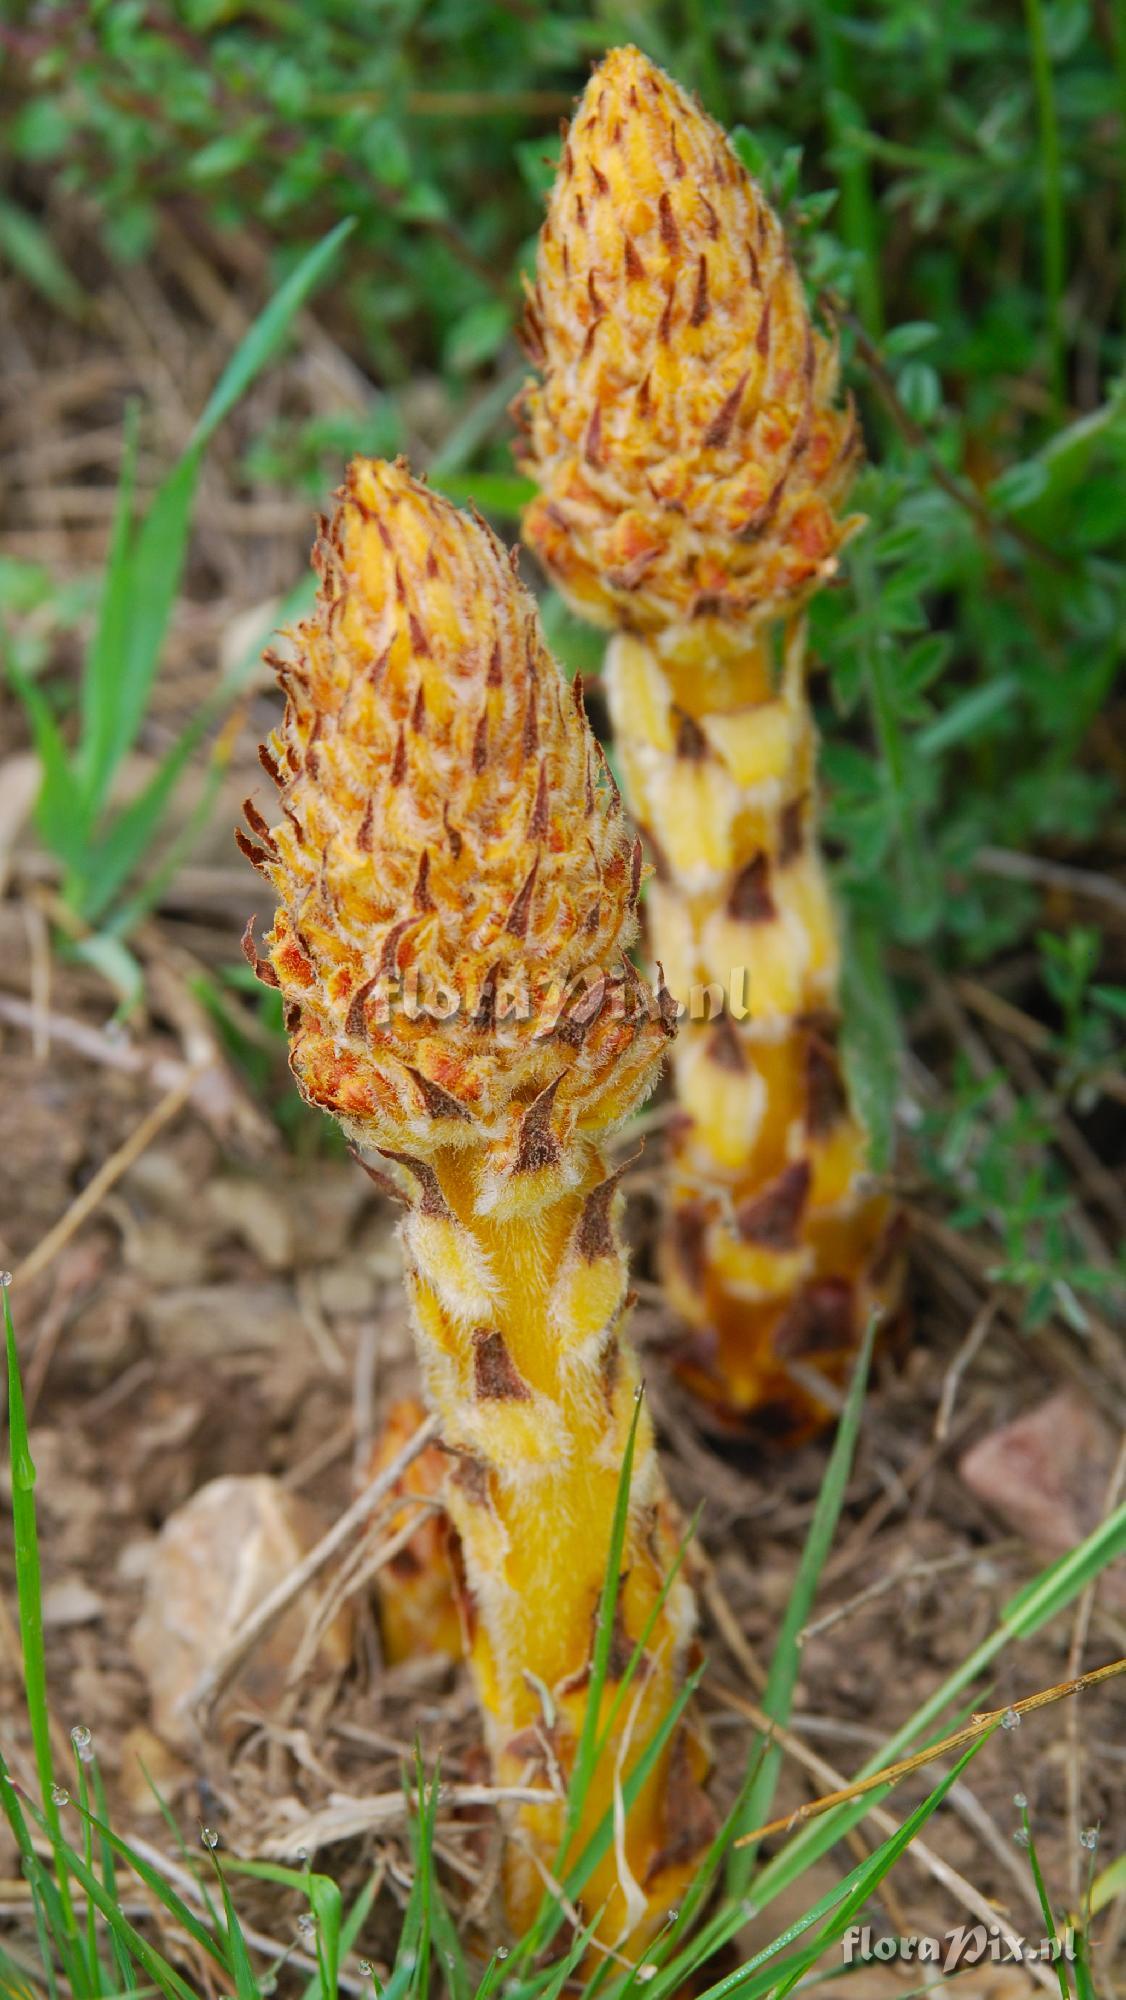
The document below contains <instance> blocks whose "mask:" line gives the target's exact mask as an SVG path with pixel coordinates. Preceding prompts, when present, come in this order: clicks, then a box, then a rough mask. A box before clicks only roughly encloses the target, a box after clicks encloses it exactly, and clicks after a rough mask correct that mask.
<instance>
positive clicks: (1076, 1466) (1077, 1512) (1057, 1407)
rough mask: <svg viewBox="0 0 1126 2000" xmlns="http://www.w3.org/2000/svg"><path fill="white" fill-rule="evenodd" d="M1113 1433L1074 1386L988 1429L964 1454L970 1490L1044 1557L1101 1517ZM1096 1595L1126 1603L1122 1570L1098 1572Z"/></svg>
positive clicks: (1062, 1549)
mask: <svg viewBox="0 0 1126 2000" xmlns="http://www.w3.org/2000/svg"><path fill="white" fill-rule="evenodd" d="M1117 1449H1118V1440H1117V1438H1116V1437H1115V1436H1114V1434H1113V1432H1112V1430H1111V1428H1110V1426H1109V1425H1108V1424H1107V1423H1106V1422H1105V1420H1104V1418H1103V1417H1102V1415H1101V1414H1100V1412H1099V1411H1098V1410H1097V1409H1096V1408H1095V1406H1094V1404H1093V1403H1092V1402H1090V1401H1089V1400H1088V1398H1087V1397H1086V1396H1084V1395H1082V1394H1081V1393H1080V1392H1079V1390H1077V1389H1062V1390H1060V1391H1059V1393H1058V1394H1057V1395H1054V1396H1049V1397H1048V1399H1047V1401H1046V1402H1043V1403H1040V1404H1038V1405H1037V1407H1036V1408H1035V1409H1033V1410H1029V1411H1028V1412H1027V1413H1026V1415H1024V1416H1023V1417H1017V1418H1016V1419H1015V1420H1014V1422H1012V1423H1010V1424H1003V1425H1002V1426H1001V1428H1000V1430H996V1431H991V1432H990V1434H989V1436H988V1437H984V1438H982V1439H981V1441H980V1443H978V1444H975V1445H974V1446H973V1447H972V1448H971V1449H970V1450H969V1451H968V1452H966V1453H965V1455H964V1457H963V1458H962V1459H961V1461H960V1463H959V1466H958V1472H959V1475H960V1477H961V1478H962V1479H963V1480H964V1481H965V1484H966V1485H967V1486H968V1487H969V1488H970V1491H971V1492H972V1493H974V1494H976V1496H977V1498H978V1499H979V1500H982V1501H984V1502H985V1504H986V1506H987V1507H990V1508H992V1510H993V1512H994V1513H995V1514H997V1515H999V1517H1000V1519H1001V1520H1002V1521H1003V1522H1004V1523H1005V1525H1006V1526H1007V1527H1009V1528H1011V1529H1013V1530H1015V1532H1016V1533H1017V1534H1018V1535H1023V1536H1024V1537H1025V1539H1026V1540H1027V1541H1028V1542H1030V1543H1031V1544H1032V1547H1033V1548H1034V1549H1035V1551H1036V1553H1037V1554H1038V1555H1039V1556H1041V1557H1042V1558H1043V1559H1045V1560H1050V1559H1051V1558H1052V1557H1053V1556H1059V1555H1064V1554H1066V1552H1067V1551H1068V1550H1069V1549H1073V1548H1074V1547H1075V1545H1076V1543H1077V1542H1081V1541H1082V1540H1083V1538H1084V1536H1085V1535H1088V1534H1090V1533H1091V1530H1092V1529H1093V1528H1095V1527H1097V1526H1098V1524H1099V1522H1100V1521H1101V1520H1102V1516H1103V1508H1104V1505H1105V1500H1106V1492H1107V1487H1108V1485H1109V1482H1110V1478H1111V1474H1112V1472H1113V1470H1114V1461H1115V1456H1116V1453H1117ZM1099 1595H1100V1599H1101V1600H1102V1601H1103V1602H1105V1603H1107V1604H1110V1605H1112V1606H1113V1607H1114V1608H1117V1609H1126V1571H1124V1570H1123V1566H1122V1565H1121V1564H1119V1565H1117V1572H1116V1569H1115V1566H1114V1565H1112V1566H1111V1567H1110V1568H1109V1569H1107V1570H1105V1571H1104V1572H1103V1575H1102V1576H1101V1577H1100V1578H1099Z"/></svg>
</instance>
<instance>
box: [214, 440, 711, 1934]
mask: <svg viewBox="0 0 1126 2000" xmlns="http://www.w3.org/2000/svg"><path fill="white" fill-rule="evenodd" d="M316 562H317V566H318V568H319V572H320V578H321V584H320V592H319V597H318V603H317V609H316V612H315V614H314V616H313V617H312V618H311V619H309V620H308V621H307V622H306V623H305V624H303V625H301V626H300V627H299V628H298V630H297V631H296V633H295V634H294V635H293V647H292V657H290V658H288V659H280V658H279V660H278V662H277V664H278V668H279V673H280V676H281V679H282V683H283V685H284V687H285V689H286V695H287V701H286V711H285V719H284V722H283V724H282V726H281V728H280V729H279V730H277V731H276V732H275V733H274V735H273V736H272V737H271V739H270V741H269V743H268V744H267V745H266V746H265V749H264V752H263V761H264V763H265V765H266V768H267V770H268V772H269V773H270V775H271V776H272V777H273V778H274V780H275V782H276V783H277V785H278V789H279V806H280V812H278V813H276V814H274V815H270V816H269V823H267V820H266V818H265V817H264V816H263V815H261V814H260V813H258V812H257V810H256V809H254V810H252V811H251V813H250V815H249V819H250V824H251V826H252V828H253V830H254V837H253V839H250V838H247V837H245V836H244V837H243V839H242V845H243V847H244V851H245V852H247V853H248V855H249V857H250V859H251V860H252V861H253V862H254V864H255V866H256V867H258V868H259V869H260V870H261V872H262V873H263V874H264V875H265V876H266V878H267V879H268V880H269V881H270V882H271V883H272V884H273V886H274V888H275V890H276V892H277V895H278V901H279V908H278V911H277V915H276V917H275V920H274V926H273V930H272V932H271V934H270V936H269V937H268V938H267V939H266V940H265V941H264V953H265V956H264V957H263V958H261V959H259V957H258V953H257V951H256V949H255V947H254V944H253V940H252V939H251V938H248V940H247V949H248V955H249V956H250V957H251V958H252V959H253V960H254V961H255V962H256V963H257V965H258V967H259V970H260V973H261V975H262V976H263V977H264V978H265V979H266V980H267V982H269V983H271V984H276V985H278V986H280V987H281V990H282V993H283V996H284V999H285V1006H286V1020H287V1026H288V1031H289V1036H290V1048H291V1062H292V1067H293V1071H294V1074H295V1076H296V1078H297V1081H298V1083H299V1085H300V1088H301V1090H302V1092H303V1093H304V1095H305V1097H306V1098H307V1099H308V1100H309V1101H310V1102H311V1103H314V1104H318V1105H321V1106H323V1107H324V1108H325V1109H326V1110H328V1111H330V1112H331V1113H333V1114H334V1115H335V1116H336V1117H337V1118H339V1119H340V1121H341V1123H342V1124H343V1126H344V1129H345V1131H346V1132H347V1133H348V1134H349V1136H350V1137H351V1139H352V1141H353V1143H354V1145H355V1146H356V1148H357V1150H358V1152H359V1153H360V1155H361V1156H362V1158H363V1160H364V1161H365V1163H367V1164H368V1165H369V1169H370V1170H371V1171H373V1172H374V1173H375V1174H376V1175H377V1176H378V1177H380V1178H381V1179H382V1180H383V1181H384V1184H385V1185H386V1186H387V1187H388V1188H389V1190H391V1191H393V1192H394V1193H395V1194H396V1195H397V1196H398V1198H399V1199H400V1200H401V1201H402V1202H403V1204H404V1207H405V1215H404V1218H403V1222H402V1228H401V1235H402V1244H403V1252H404V1261H405V1266H406V1282H407V1286H408V1290H409V1294H410V1301H411V1308H412V1315H413V1321H414V1328H415V1333H416V1336H417V1344H418V1351H419V1357H420V1362H421V1367H422V1374H423V1381H424V1385H425V1388H426V1393H427V1396H428V1399H429V1401H430V1403H431V1405H432V1407H433V1408H434V1409H435V1410H436V1411H437V1412H438V1414H439V1416H440V1419H441V1442H442V1445H443V1446H444V1449H445V1452H446V1454H447V1458H448V1463H449V1467H450V1470H449V1474H448V1477H447V1478H446V1481H445V1487H444V1493H443V1499H444V1503H445V1506H446V1508H447V1510H448V1513H449V1517H450V1520H451V1521H452V1524H453V1527H454V1530H455V1531H456V1551H455V1552H456V1553H457V1554H458V1562H457V1564H456V1565H455V1567H456V1568H457V1569H458V1570H460V1582H459V1595H460V1600H461V1614H462V1620H463V1626H464V1630H465V1635H466V1641H467V1651H468V1656H469V1660H470V1664H471V1668H472V1672H473V1675H474V1677H475V1681H476V1685H477V1690H478V1694H479V1697H480V1702H481V1707H482V1710H483V1714H484V1719H485V1727H486V1732H487V1737H488V1743H489V1747H490V1751H491V1755H492V1761H493V1767H494V1771H495V1775H496V1778H497V1781H498V1783H500V1784H507V1785H524V1786H528V1785H531V1786H533V1787H537V1788H539V1789H543V1790H545V1791H548V1792H550V1791H551V1790H552V1787H553V1785H555V1784H557V1783H558V1781H559V1779H560V1776H561V1777H562V1778H563V1780H566V1778H567V1776H568V1775H569V1773H570V1771H571V1769H572V1767H573V1761H574V1756H575V1749H576V1743H577V1739H578V1732H579V1730H580V1729H581V1725H582V1718H583V1714H584V1711H585V1702H586V1688H587V1684H588V1679H589V1671H590V1661H591V1647H592V1643H593V1639H594V1625H595V1618H596V1612H597V1605H598V1598H599V1592H600V1589H601V1585H602V1580H603V1573H604V1569H605V1565H606V1562H607V1558H608V1550H609V1543H610V1530H611V1521H612V1516H613V1512H614V1505H615V1497H616V1493H617V1487H618V1481H619V1474H620V1470H621V1466H622V1459H623V1451H624V1448H625V1444H626V1440H627V1437H628V1433H629V1428H630V1424H631V1422H632V1420H633V1418H634V1414H635V1390H636V1388H637V1384H638V1369H637V1363H636V1360H635V1357H634V1355H633V1352H632V1350H631V1348H630V1347H629V1345H628V1343H627V1342H626V1340H625V1338H624V1323H625V1319H626V1317H627V1314H628V1307H629V1299H628V1294H627V1281H626V1260H625V1254H624V1251H623V1248H622V1242H621V1237H620V1234H619V1226H618V1214H619V1209H620V1207H621V1199H622V1198H621V1195H620V1192H619V1189H618V1177H617V1175H616V1174H615V1173H614V1172H612V1171H611V1170H610V1168H609V1166H608V1164H607V1162H606V1160H605V1158H604V1156H603V1152H602V1147H603V1143H604V1141H605V1139H606V1136H607V1134H608V1133H609V1132H610V1131H611V1130H612V1129H613V1128H614V1127H615V1126H616V1125H618V1124H620V1123H621V1122H622V1120H623V1119H624V1118H625V1117H626V1116H627V1115H628V1113H629V1112H630V1111H631V1110H632V1109H633V1108H634V1107H635V1106H636V1105H637V1104H639V1103H640V1102H641V1101H642V1099H643V1098H644V1097H645V1095H646V1094H647V1092H648V1091H649V1090H650V1089H651V1087H652V1085H653V1083H654V1081H655V1079H656V1076H657V1073H658V1070H659V1068H660V1065H661V1061H662V1058H663V1054H664V1051H665V1048H666V1046H667V1043H668V1040H669V1035H670V1028H669V1024H668V1022H667V1020H666V1018H665V1014H664V1013H663V1012H662V1007H661V1005H660V1004H659V1002H658V1000H657V998H656V996H655V995H654V994H653V993H651V992H650V991H649V989H648V988H647V987H645V986H644V984H643V982H642V981H641V980H640V978H639V977H638V975H637V974H636V973H635V971H634V970H633V968H632V966H631V965H630V963H629V960H628V957H627V953H628V949H629V946H630V944H631V943H632V941H633V938H634V934H635V930H636V914H635V912H636V904H637V899H638V893H639V885H640V881H641V850H640V844H639V842H638V841H637V840H636V838H635V836H634V835H633V834H632V833H631V831H630V830H629V828H628V826H627V824H626V822H625V819H624V816H623V813H622V809H621V804H620V801H619V799H618V796H617V793H616V790H615V788H614V786H613V784H612V782H611V781H610V780H609V778H608V776H607V775H606V773H605V771H604V769H603V766H602V760H601V758H600V754H599V752H598V749H597V746H596V744H595V742H594V739H593V738H592V736H591V734H590V731H589V729H588V727H587V723H586V720H585V717H584V715H583V712H582V705H581V694H580V695H579V696H578V697H576V695H575V694H574V693H573V691H572V690H571V689H569V688H568V687H567V686H566V684H565V682H564V681H563V679H562V676H561V675H560V673H559V670H558V668H557V666H556V664H555V662H554V660H553V659H552V658H551V655H550V654H549V653H548V651H547V649H546V647H545V644H544V640H543V636H542V633H541V631H540V626H539V620H538V617H537V614H536V610H535V607H534V604H533V602H532V600H531V598H530V597H529V596H528V595H527V593H526V592H525V591H524V589H523V588H522V587H521V585H520V584H519V582H518V580H517V578H516V576H515V573H514V568H513V564H512V562H511V561H510V559H509V557H508V555H507V554H506V552H505V551H504V549H503V548H502V547H501V546H500V544H499V543H498V542H497V540H496V539H495V537H494V536H493V535H492V534H491V533H490V531H489V530H488V529H487V528H486V527H485V525H484V523H483V522H481V521H480V520H479V519H477V518H471V517H470V516H469V515H468V514H465V513H461V512H459V511H458V510H457V509H455V508H454V507H453V506H451V505H450V504H449V503H448V502H447V501H445V500H443V499H441V498H440V497H439V496H438V495H436V494H434V493H431V492H430V491H429V489H428V488H427V487H426V486H425V485H423V484H421V483H419V482H418V481H416V480H414V479H412V478H411V477H410V475H409V473H408V471H407V470H406V468H405V467H404V466H403V465H402V464H395V465H389V464H383V463H377V462H373V461H370V460H363V459H361V460H357V461H356V462H355V463H354V464H353V466H352V467H351V470H350V472H349V475H348V480H347V484H346V486H345V487H344V489H343V490H342V492H341V494H340V496H339V504H338V506H337V509H336V512H335V514H334V516H333V518H332V520H331V522H326V523H325V524H324V526H323V531H322V534H321V539H320V542H319V545H318V549H317V552H316ZM680 1532H681V1531H680V1528H679V1524H678V1521H677V1519H676V1517H675V1514H674V1512H673V1509H672V1506H671V1503H670V1501H669V1500H668V1498H667V1496H666V1494H665V1491H664V1487H663V1484H662V1481H661V1476H660V1472H659V1470H658V1466H657V1461H656V1456H655V1452H654V1445H653V1437H652V1430H651V1426H650V1422H649V1419H648V1416H647V1415H646V1413H645V1412H644V1410H642V1413H641V1417H640V1425H639V1430H638V1437H637V1456H636V1462H635V1473H634V1481H633V1488H632V1500H631V1506H630V1511H629V1527H628V1534H627V1539H626V1549H625V1555H624V1562H623V1577H622V1585H621V1593H620V1598H619V1619H620V1631H616V1632H615V1642H614V1646H613V1648H612V1658H611V1672H610V1681H609V1686H608V1690H607V1696H606V1700H607V1701H609V1700H610V1699H611V1698H612V1695H613V1692H614V1690H615V1689H616V1687H617V1686H618V1685H619V1684H620V1681H621V1679H622V1676H623V1674H624V1672H625V1670H626V1666H627V1663H628V1661H629V1659H630V1656H631V1653H632V1650H633V1647H634V1645H635V1643H636V1642H637V1641H638V1639H639V1636H640V1635H641V1633H642V1631H643V1628H644V1627H645V1625H646V1621H647V1620H648V1619H649V1618H650V1614H651V1613H653V1611H654V1607H655V1606H656V1603H657V1600H658V1597H659V1595H660V1593H661V1589H662V1585H663V1584H664V1582H665V1579H666V1577H667V1575H668V1573H669V1571H670V1568H671V1566H672V1565H673V1562H674V1558H675V1555H676V1552H677V1549H678V1546H679V1539H680ZM694 1622H695V1620H694V1607H693V1600H692V1595H691V1591H690V1589H689V1587H688V1585H687V1583H686V1582H685V1581H684V1578H683V1575H680V1576H678V1577H677V1579H676V1580H675V1581H674V1583H673V1585H672V1587H671V1589H670V1590H669V1592H668V1595H667V1598H666V1599H665V1602H664V1604H663V1605H662V1607H661V1609H660V1610H659V1612H658V1613H657V1614H656V1617H655V1620H654V1622H653V1624H652V1629H651V1631H650V1632H649V1635H648V1637H647V1639H646V1643H645V1650H644V1657H643V1659H642V1664H641V1669H640V1672H639V1673H638V1675H637V1676H636V1678H635V1680H634V1682H633V1685H632V1687H631V1689H630V1691H629V1693H628V1695H627V1697H626V1699H625V1701H624V1703H623V1705H622V1706H623V1713H624V1715H625V1718H626V1721H627V1723H628V1728H627V1729H626V1733H625V1736H624V1738H623V1741H622V1743H621V1745H619V1752H618V1768H617V1772H616V1776H617V1778H618V1779H622V1778H624V1777H625V1776H626V1775H627V1774H628V1772H629V1771H630V1770H631V1769H632V1768H633V1767H634V1765H635V1764H636V1762H637V1759H638V1757H639V1756H640V1754H641V1752H642V1750H643V1748H644V1746H645V1745H646V1743H647V1742H648V1741H649V1740H650V1739H651V1738H652V1736H653V1734H654V1731H655V1730H656V1728H657V1727H658V1724H659V1723H660V1721H661V1720H662V1718H663V1717H664V1716H665V1715H666V1714H667V1713H668V1710H669V1708H670V1706H671V1704H672V1702H673V1700H674V1698H675V1696H676V1693H677V1691H678V1689H679V1688H680V1687H681V1686H682V1684H683V1678H684V1674H685V1670H686V1660H687V1657H688V1654H689V1651H690V1649H691V1647H692V1644H693V1629H694ZM603 1762H604V1765H605V1766H606V1768H605V1769H604V1770H602V1772H601V1773H600V1775H599V1777H598V1779H597V1781H596V1783H595V1784H594V1786H593V1787H592V1790H591V1794H590V1797H589V1799H588V1803H587V1808H586V1812H585V1814H584V1817H583V1821H582V1825H581V1827H580V1828H579V1830H578V1834H577V1836H576V1844H575V1849H574V1855H573V1856H572V1858H574V1857H575V1856H577V1854H578V1852H580V1851H581V1848H582V1845H583V1844H584V1843H585V1841H586V1840H587V1839H588V1838H589V1837H590V1835H591V1833H592V1832H593V1830H594V1828H595V1826H596V1825H597V1824H598V1821H599V1819H600V1818H601V1816H602V1815H603V1813H605V1812H606V1811H607V1809H608V1808H609V1807H610V1806H611V1805H612V1804H613V1800H614V1796H615V1760H614V1757H613V1756H611V1757H609V1758H608V1759H604V1760H603ZM701 1771H702V1753H701V1750H700V1746H699V1743H698V1741H697V1738H696V1735H695V1733H694V1731H693V1730H692V1729H691V1728H690V1727H682V1728H681V1730H680V1731H679V1732H678V1734H677V1736H676V1738H675V1740H674V1741H673V1742H672V1743H671V1744H670V1745H669V1746H668V1747H667V1749H666V1751H665V1753H664V1754H663V1755H662V1756H661V1758H660V1759H659V1760H658V1762H657V1764H656V1766H655V1768H654V1769H653V1771H652V1772H651V1774H650V1775H649V1776H648V1778H647V1780H646V1783H645V1785H644V1786H643V1787H642V1790H641V1793H640V1796H639V1798H638V1801H637V1803H636V1805H635V1808H634V1810H633V1812H632V1814H631V1816H630V1821H629V1827H628V1832H627V1833H626V1835H625V1838H624V1841H619V1842H617V1843H615V1842H613V1841H612V1842H611V1843H610V1849H609V1852H608V1854H607V1856H606V1858H605V1860H604V1861H603V1862H602V1863H601V1864H600V1866H599V1867H598V1868H597V1869H596V1871H595V1873H594V1875H593V1876H592V1878H591V1879H590V1881H589V1883H588V1885H587V1887H586V1890H585V1892H584V1903H585V1905H586V1907H587V1908H588V1909H589V1910H590V1911H591V1912H592V1913H593V1912H594V1911H595V1910H597V1909H599V1908H600V1907H601V1906H602V1905H603V1904H604V1905H605V1910H604V1914H603V1917H602V1920H601V1925H600V1934H601V1935H602V1936H603V1937H604V1938H606V1939H608V1940H625V1941H630V1940H632V1942H633V1943H635V1944H636V1943H638V1942H639V1941H641V1940H643V1939H644V1938H645V1937H647V1936H648V1935H650V1934H651V1932H652V1930H653V1929H654V1928H655V1927H656V1926H657V1925H659V1924H660V1923H661V1922H663V1921H664V1919H665V1912H666V1909H667V1907H668V1904H669V1903H670V1901H674V1900H675V1898H676V1896H677V1895H678V1894H679V1893H680V1891H681V1888H682V1887H683V1884H684V1883H685V1882H686V1880H687V1879H689V1877H690V1876H691V1873H692V1871H693V1868H694V1866H695V1864H696V1863H697V1861H698V1859H699V1854H700V1850H701V1846H702V1845H703V1844H704V1843H705V1842H706V1840H707V1837H708V1831H709V1820H708V1815H707V1811H706V1808H705V1806H704V1803H703V1800H702V1795H701V1794H700V1792H699V1788H698V1783H697V1780H698V1777H699V1776H700V1774H701ZM562 1827H563V1809H562V1805H561V1803H556V1802H555V1801H554V1800H548V1801H547V1802H545V1803H544V1804H542V1805H524V1806H522V1807H520V1808H519V1809H518V1810H517V1811H516V1813H515V1815H514V1824H513V1839H512V1842H511V1844H510V1847H509V1853H508V1866H507V1890H508V1902H509V1910H510V1914H511V1918H512V1921H513V1924H514V1925H516V1926H520V1925H521V1924H523V1923H525V1922H526V1921H527V1920H528V1918H529V1916H530V1914H531V1912H532V1911H533V1909H534V1907H535V1906H536V1904H537V1902H538V1900H539V1897H540V1895H541V1893H542V1886H543V1876H542V1873H541V1868H542V1867H544V1866H546V1867H550V1866H551V1865H552V1864H553V1862H554V1860H555V1857H556V1848H557V1845H558V1842H559V1839H560V1835H561V1831H562ZM537 1864H538V1865H537Z"/></svg>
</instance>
